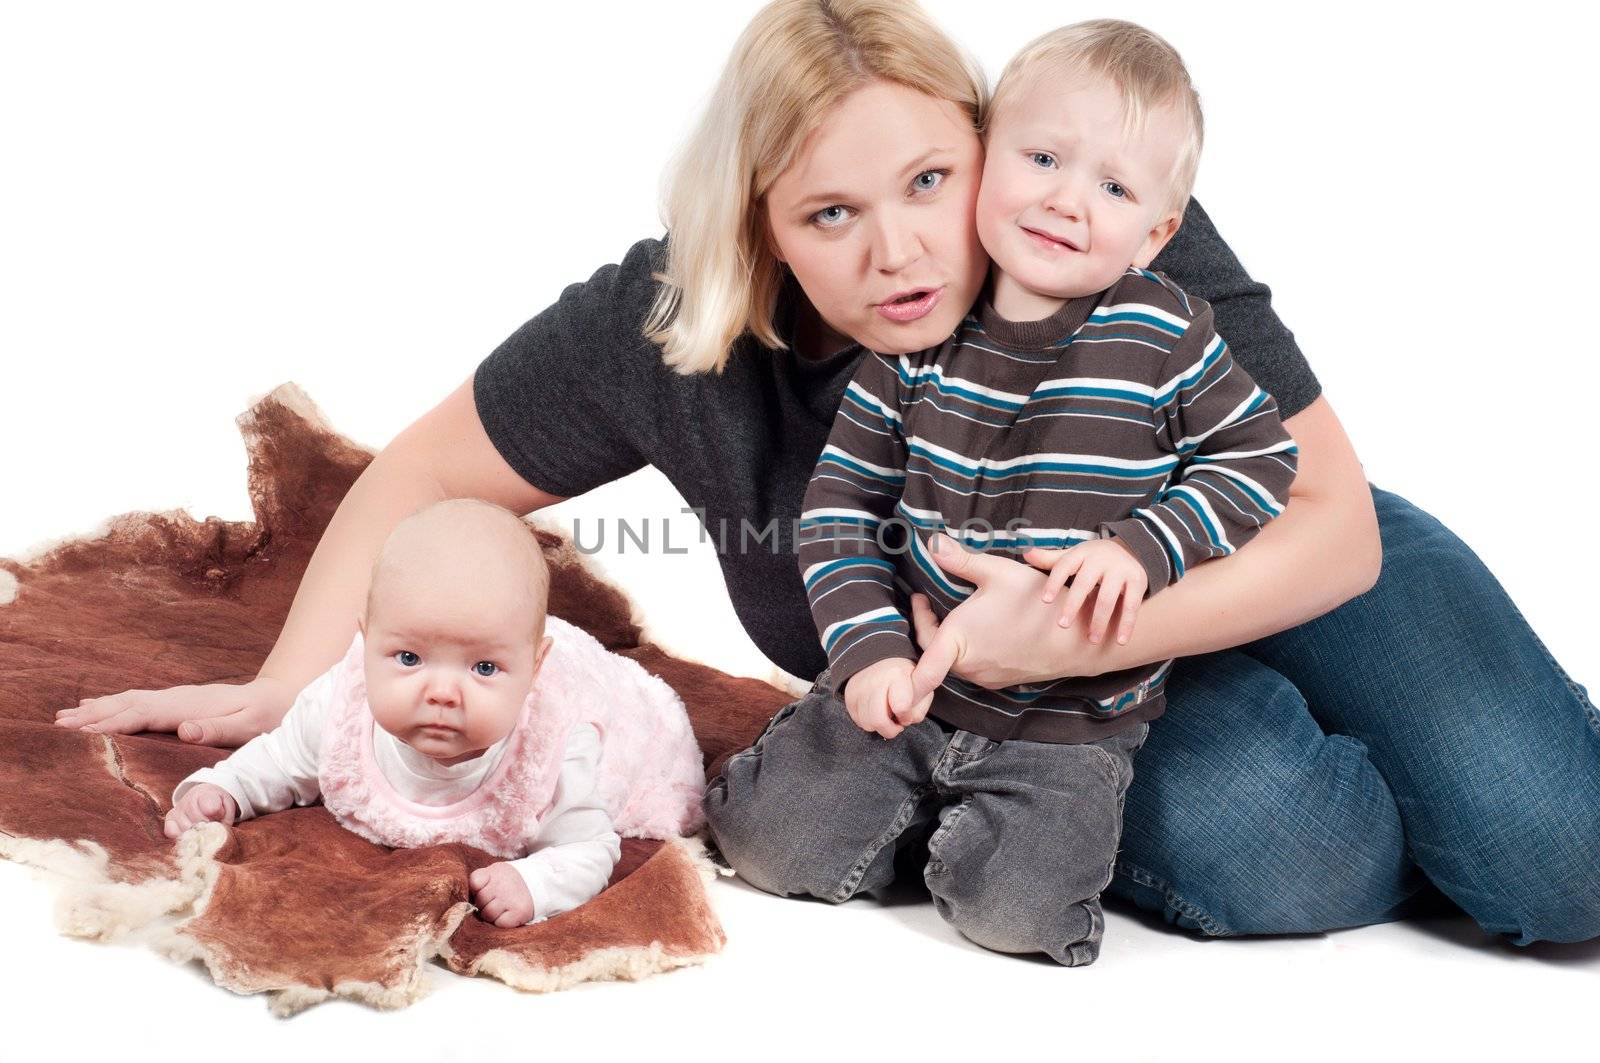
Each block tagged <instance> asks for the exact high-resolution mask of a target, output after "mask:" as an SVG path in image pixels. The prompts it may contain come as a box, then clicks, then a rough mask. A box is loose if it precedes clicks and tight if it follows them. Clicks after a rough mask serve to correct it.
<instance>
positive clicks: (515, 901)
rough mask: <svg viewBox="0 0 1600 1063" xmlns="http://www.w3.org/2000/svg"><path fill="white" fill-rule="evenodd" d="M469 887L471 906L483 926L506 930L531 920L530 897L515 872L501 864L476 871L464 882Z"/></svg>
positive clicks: (519, 876) (526, 888)
mask: <svg viewBox="0 0 1600 1063" xmlns="http://www.w3.org/2000/svg"><path fill="white" fill-rule="evenodd" d="M467 885H469V886H471V887H472V903H473V904H476V905H477V906H478V914H479V915H480V916H482V917H483V921H484V922H486V923H493V924H494V925H495V926H498V927H504V928H510V927H514V926H521V925H522V924H523V923H526V922H527V921H528V920H530V919H532V918H533V894H531V893H529V892H528V884H527V882H525V881H523V878H522V876H521V875H519V874H518V873H517V869H516V868H514V867H512V866H511V865H510V864H508V863H506V862H505V861H504V860H502V861H501V862H500V863H498V864H490V865H489V866H488V867H480V868H478V870H476V871H474V872H473V873H472V874H471V875H470V876H469V877H468V878H467Z"/></svg>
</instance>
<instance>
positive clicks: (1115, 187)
mask: <svg viewBox="0 0 1600 1063" xmlns="http://www.w3.org/2000/svg"><path fill="white" fill-rule="evenodd" d="M1100 187H1101V188H1103V189H1105V190H1106V195H1108V196H1110V197H1112V198H1113V199H1127V198H1128V190H1127V189H1126V188H1123V187H1122V186H1121V185H1119V184H1117V182H1115V181H1107V182H1106V183H1105V184H1103V185H1101V186H1100Z"/></svg>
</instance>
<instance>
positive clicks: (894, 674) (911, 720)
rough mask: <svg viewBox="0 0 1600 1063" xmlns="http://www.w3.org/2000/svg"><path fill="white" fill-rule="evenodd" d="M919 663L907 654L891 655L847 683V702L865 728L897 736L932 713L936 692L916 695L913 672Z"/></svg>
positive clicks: (858, 725) (858, 673)
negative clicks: (924, 695)
mask: <svg viewBox="0 0 1600 1063" xmlns="http://www.w3.org/2000/svg"><path fill="white" fill-rule="evenodd" d="M916 666H917V663H916V662H915V661H910V660H907V659H906V658H904V657H887V658H885V659H883V660H881V661H878V662H876V663H874V664H869V665H867V666H866V667H865V668H863V669H861V671H859V672H857V673H856V674H855V675H853V676H851V677H850V678H849V679H848V680H847V681H846V682H845V684H844V706H845V708H846V709H848V710H849V712H850V718H851V719H852V720H854V721H855V723H856V726H857V727H859V728H861V729H862V730H863V731H873V732H875V733H877V734H880V735H882V736H883V737H884V738H893V737H894V736H895V735H898V734H899V733H900V732H901V731H903V730H905V729H906V728H907V727H910V726H912V725H913V724H917V723H921V722H922V719H923V717H925V716H927V715H928V706H929V705H930V704H932V703H933V697H932V695H929V696H928V697H926V698H923V699H922V700H921V701H920V702H916V703H913V700H912V699H913V698H915V697H916V694H915V691H914V688H913V687H912V685H911V672H912V670H913V669H915V668H916Z"/></svg>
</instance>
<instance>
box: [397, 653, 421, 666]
mask: <svg viewBox="0 0 1600 1063" xmlns="http://www.w3.org/2000/svg"><path fill="white" fill-rule="evenodd" d="M394 659H395V660H396V661H398V662H399V663H400V665H401V666H402V667H404V668H415V667H416V666H417V665H419V664H421V663H422V658H421V657H418V656H417V655H416V654H415V653H412V652H411V651H410V650H400V651H399V652H398V653H396V654H395V655H394Z"/></svg>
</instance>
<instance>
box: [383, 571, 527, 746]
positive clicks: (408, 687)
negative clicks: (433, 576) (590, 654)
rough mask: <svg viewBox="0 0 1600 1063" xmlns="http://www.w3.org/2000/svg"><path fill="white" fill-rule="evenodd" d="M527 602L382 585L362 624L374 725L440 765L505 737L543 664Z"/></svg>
mask: <svg viewBox="0 0 1600 1063" xmlns="http://www.w3.org/2000/svg"><path fill="white" fill-rule="evenodd" d="M543 629H544V616H543V613H542V611H539V610H537V609H536V608H535V607H533V606H531V605H530V603H529V602H528V601H527V596H526V595H522V596H518V595H516V594H514V593H510V592H506V591H504V590H502V591H501V592H500V593H496V592H495V590H494V589H493V588H492V587H484V586H482V585H480V586H477V587H474V588H472V593H470V594H469V593H464V592H463V591H461V590H459V589H452V588H448V587H428V586H425V585H423V584H422V583H420V582H416V581H412V580H408V579H406V578H404V577H402V576H398V575H396V576H392V577H388V578H387V579H386V580H385V585H384V587H383V588H382V590H381V593H380V594H379V595H378V596H377V598H376V600H375V603H374V606H373V609H372V612H371V614H369V615H368V617H367V618H366V622H365V626H364V631H365V636H366V658H365V669H366V680H367V701H368V703H369V704H370V705H371V708H372V715H373V718H374V719H375V720H376V721H377V723H378V726H380V727H382V728H383V729H384V730H385V731H388V732H389V733H390V734H392V735H394V736H395V737H396V738H398V739H400V740H401V741H402V742H404V743H406V744H407V745H409V746H411V747H412V748H413V749H415V750H416V751H417V752H419V753H422V754H424V755H425V756H429V757H432V758H433V759H435V760H438V761H441V762H443V763H446V764H450V763H455V762H457V761H460V760H465V759H467V758H469V757H473V756H476V755H478V754H479V753H482V752H483V751H484V750H485V749H487V748H488V747H489V746H491V745H493V744H494V743H496V742H498V741H499V740H500V739H502V738H504V737H505V736H506V735H508V734H510V733H511V730H512V728H513V727H515V726H516V723H517V719H518V717H519V716H520V715H521V712H522V706H523V703H524V702H525V701H526V700H527V697H528V691H529V689H530V688H531V687H532V686H533V678H534V675H535V674H536V672H537V671H538V667H539V665H540V664H541V663H542V662H543V657H544V652H543V651H544V647H545V646H547V645H548V640H547V639H542V640H541V642H542V643H543V645H540V644H536V642H535V639H536V638H538V637H539V636H540V635H541V634H542V632H543Z"/></svg>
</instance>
